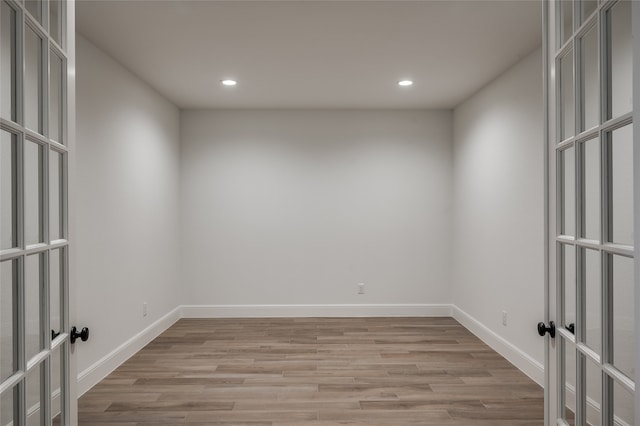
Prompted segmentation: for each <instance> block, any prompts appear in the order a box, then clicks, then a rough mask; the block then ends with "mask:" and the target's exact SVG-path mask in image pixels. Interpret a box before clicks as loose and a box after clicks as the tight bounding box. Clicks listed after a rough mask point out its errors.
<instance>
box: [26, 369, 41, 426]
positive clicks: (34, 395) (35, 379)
mask: <svg viewBox="0 0 640 426" xmlns="http://www.w3.org/2000/svg"><path fill="white" fill-rule="evenodd" d="M41 372H42V364H40V365H38V366H37V367H35V368H34V369H33V370H31V371H30V372H29V374H27V426H40V424H42V422H43V420H44V419H43V411H42V410H41V409H40V407H41V406H42V404H41V403H40V401H41V399H40V396H41V393H40V381H41V378H42V374H41Z"/></svg>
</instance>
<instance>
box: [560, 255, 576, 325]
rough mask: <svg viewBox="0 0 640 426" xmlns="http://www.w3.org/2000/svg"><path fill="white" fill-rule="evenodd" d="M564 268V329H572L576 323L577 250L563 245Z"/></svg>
mask: <svg viewBox="0 0 640 426" xmlns="http://www.w3.org/2000/svg"><path fill="white" fill-rule="evenodd" d="M562 266H563V276H562V278H563V282H562V285H563V297H564V318H563V323H562V326H563V327H570V326H571V324H574V325H575V323H576V248H575V247H574V246H570V245H562Z"/></svg>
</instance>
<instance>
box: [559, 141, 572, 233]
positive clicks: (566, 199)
mask: <svg viewBox="0 0 640 426" xmlns="http://www.w3.org/2000/svg"><path fill="white" fill-rule="evenodd" d="M561 158H562V160H561V161H562V174H561V178H562V181H561V185H562V186H561V191H562V206H561V207H562V213H561V214H562V216H561V219H562V223H561V226H560V229H561V233H562V235H570V236H574V235H575V229H576V174H575V173H576V172H575V169H576V160H575V149H574V148H573V147H571V148H568V149H565V150H564V151H562V153H561Z"/></svg>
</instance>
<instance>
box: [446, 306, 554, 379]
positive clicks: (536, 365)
mask: <svg viewBox="0 0 640 426" xmlns="http://www.w3.org/2000/svg"><path fill="white" fill-rule="evenodd" d="M453 318H454V319H455V320H456V321H458V322H459V323H460V324H462V325H463V326H464V327H465V328H466V329H467V330H469V331H471V332H472V333H473V334H475V335H476V336H477V337H478V338H479V339H480V340H482V341H483V342H484V343H486V344H487V345H489V346H490V347H491V348H492V349H493V350H495V351H496V352H498V353H499V354H500V355H502V356H503V357H505V358H506V359H507V361H509V362H510V363H512V364H513V365H514V366H516V368H518V369H519V370H520V371H522V372H523V373H524V374H526V375H527V376H529V377H530V378H531V379H532V380H533V381H534V382H536V383H537V384H539V385H540V386H543V387H544V365H542V364H541V363H540V362H538V361H536V360H535V359H533V358H532V357H531V356H529V355H528V354H527V353H525V352H524V351H522V350H521V349H519V348H518V347H516V346H514V345H513V344H512V343H510V342H509V341H507V340H506V339H505V338H503V337H501V336H499V335H498V334H496V333H495V332H493V331H492V330H491V329H489V328H488V327H487V326H485V325H484V324H482V323H481V322H480V321H478V320H476V319H475V318H473V317H472V316H471V315H469V314H468V313H466V312H464V311H463V310H462V309H460V308H458V307H457V306H455V305H454V306H453Z"/></svg>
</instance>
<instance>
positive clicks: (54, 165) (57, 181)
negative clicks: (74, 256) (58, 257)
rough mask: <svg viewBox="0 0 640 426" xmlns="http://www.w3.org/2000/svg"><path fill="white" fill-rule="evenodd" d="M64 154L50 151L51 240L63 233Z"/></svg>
mask: <svg viewBox="0 0 640 426" xmlns="http://www.w3.org/2000/svg"><path fill="white" fill-rule="evenodd" d="M61 191H62V154H60V153H59V152H57V151H54V150H51V151H49V233H50V235H51V240H59V239H61V238H63V235H62V204H61V200H62V192H61Z"/></svg>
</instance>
